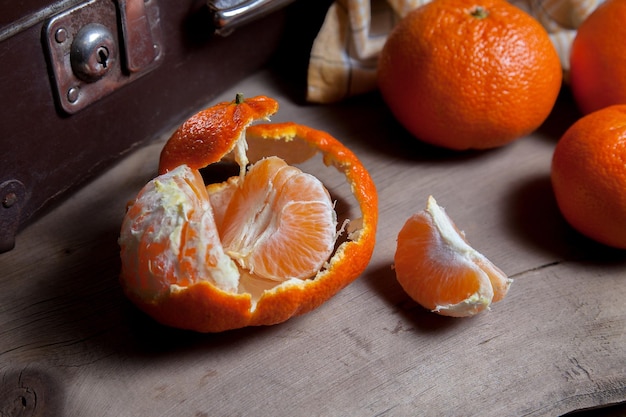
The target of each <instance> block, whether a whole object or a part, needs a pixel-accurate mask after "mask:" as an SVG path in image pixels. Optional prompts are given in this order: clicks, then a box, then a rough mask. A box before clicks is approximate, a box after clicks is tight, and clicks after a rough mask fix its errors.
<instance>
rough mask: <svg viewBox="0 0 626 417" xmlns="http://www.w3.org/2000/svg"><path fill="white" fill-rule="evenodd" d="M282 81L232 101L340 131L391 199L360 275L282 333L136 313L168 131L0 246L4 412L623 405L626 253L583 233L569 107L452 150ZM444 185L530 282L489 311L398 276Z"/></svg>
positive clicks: (363, 105) (258, 79)
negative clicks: (218, 328)
mask: <svg viewBox="0 0 626 417" xmlns="http://www.w3.org/2000/svg"><path fill="white" fill-rule="evenodd" d="M281 75H282V74H281V73H280V72H275V71H263V72H260V73H259V74H255V75H254V76H252V77H250V78H248V79H246V80H244V81H242V82H241V83H240V84H239V85H237V86H236V87H235V88H234V89H233V91H231V92H228V93H226V94H223V95H222V96H221V97H219V98H218V100H227V99H230V98H231V96H234V92H235V91H241V92H243V93H244V94H246V95H247V96H252V95H256V94H267V95H272V96H274V97H276V98H278V99H279V101H280V104H281V110H280V111H279V113H278V115H277V116H275V117H274V118H273V120H275V121H285V120H295V121H298V122H300V123H304V124H308V125H310V126H312V127H316V128H319V129H323V130H327V131H329V132H330V133H332V134H333V135H335V136H336V137H338V138H340V139H341V140H343V141H344V142H345V143H346V144H348V146H349V147H350V148H352V149H353V150H354V151H355V152H356V153H357V155H358V156H359V157H360V158H361V159H362V160H363V162H364V164H365V165H366V167H367V168H368V169H369V170H370V172H371V174H372V176H373V177H374V180H375V181H376V184H377V187H378V192H379V197H380V224H379V230H378V241H377V246H376V250H375V253H374V256H373V259H372V262H371V264H370V266H369V268H368V269H367V271H366V272H365V273H364V274H363V276H362V277H360V279H358V280H357V281H356V282H354V283H353V284H351V285H350V286H348V287H347V288H346V289H344V290H343V291H341V292H340V293H339V294H338V295H337V296H336V297H334V298H333V299H331V300H330V301H329V302H328V303H326V304H325V305H323V306H322V307H321V308H319V309H318V310H316V311H314V312H311V313H309V314H307V315H305V316H302V317H298V318H294V319H291V320H289V321H288V322H286V323H284V324H281V325H277V326H272V327H264V328H249V329H242V330H237V331H231V332H226V333H222V334H214V335H211V334H209V335H201V334H195V333H190V332H184V331H178V330H175V329H168V328H164V327H162V326H159V325H157V324H155V323H154V322H153V321H152V320H150V319H149V318H147V317H145V316H144V315H142V314H141V313H139V312H137V310H136V309H135V308H134V307H133V306H132V305H130V303H129V302H128V301H127V300H126V299H125V298H124V297H123V295H122V293H121V291H120V289H119V286H118V283H117V273H118V271H119V260H118V247H117V243H116V239H117V236H118V233H119V226H120V222H121V219H122V216H123V214H124V206H125V203H126V201H128V200H129V199H131V198H132V197H134V195H135V194H136V193H137V192H138V190H139V189H140V188H141V187H142V186H143V184H145V183H146V182H147V181H148V180H149V179H150V178H151V177H152V176H153V175H154V174H155V171H156V164H157V160H158V154H159V152H160V148H161V146H162V141H163V139H164V138H160V139H158V140H157V141H156V142H155V143H153V144H152V145H150V146H147V147H145V148H142V149H140V150H138V151H136V152H134V153H133V154H131V155H129V156H128V157H127V158H125V159H124V160H122V161H121V162H120V163H119V164H118V165H116V166H115V167H114V168H113V169H111V170H110V171H108V172H107V173H105V174H104V175H103V176H101V177H99V178H97V179H96V180H95V181H93V182H92V183H90V184H89V185H88V186H87V187H85V188H84V189H82V190H81V191H80V192H79V193H77V194H76V195H75V196H73V197H72V198H71V199H69V200H68V201H66V202H64V203H63V204H61V205H59V206H58V207H57V208H56V209H55V210H54V211H52V212H51V213H49V214H47V215H46V216H45V217H42V218H41V219H39V220H38V221H37V222H36V223H35V224H33V225H32V226H30V227H29V228H27V229H26V230H24V232H23V233H21V234H20V235H19V236H18V239H17V246H16V248H15V249H14V250H13V251H11V252H9V253H5V254H1V255H0V266H1V270H2V278H0V375H2V379H1V381H0V394H2V395H0V414H2V412H5V414H8V415H14V414H11V413H9V411H11V410H22V409H28V410H34V409H36V410H38V411H39V412H41V413H44V412H46V413H48V414H49V415H67V416H92V415H93V416H95V415H98V416H120V415H133V416H154V415H166V416H178V415H195V416H226V415H228V416H236V415H275V416H282V415H284V416H288V415H289V416H291V415H321V416H329V415H337V416H338V415H341V416H345V415H455V416H463V415H468V416H469V415H481V416H505V415H511V416H520V415H529V416H553V415H560V414H564V413H567V412H570V411H572V410H577V409H585V408H590V407H596V406H604V405H608V404H614V403H618V402H624V401H626V303H624V302H623V300H624V299H625V298H626V255H625V253H624V252H622V251H615V250H609V249H606V248H604V247H602V246H600V245H597V244H594V243H592V242H589V241H588V240H586V239H584V238H582V237H580V236H579V235H577V234H576V233H575V232H573V231H572V230H571V229H570V228H569V227H568V226H567V225H566V224H565V223H564V221H563V220H562V218H561V217H560V215H559V213H558V210H557V208H556V205H555V202H554V200H553V197H552V194H551V188H550V183H549V166H550V159H551V152H552V149H553V147H554V144H555V142H556V140H557V139H558V136H559V135H560V133H562V132H563V131H564V130H565V128H566V127H567V126H568V124H569V123H571V121H572V120H573V119H574V118H575V117H576V114H575V112H574V110H573V107H572V106H571V103H569V102H567V101H564V102H562V103H559V106H558V107H557V109H556V111H555V114H554V116H553V117H552V118H551V119H550V121H549V122H548V123H547V124H546V126H544V127H543V128H542V129H540V130H539V131H538V132H536V133H534V134H533V135H531V136H529V137H527V138H523V139H521V140H519V141H517V142H515V143H513V144H511V145H509V146H506V147H504V148H501V149H497V150H493V151H488V152H472V153H452V152H446V151H442V150H438V149H434V148H430V147H427V146H424V145H421V144H419V143H417V142H416V141H415V140H414V139H412V138H410V137H409V136H408V135H407V134H406V133H405V132H404V131H403V130H402V129H401V128H399V127H398V125H397V123H396V122H395V121H394V120H393V118H392V117H391V116H390V114H389V113H388V112H387V111H386V110H385V107H384V105H383V104H382V103H381V101H380V99H379V98H378V97H377V96H376V95H371V96H366V97H362V98H359V99H355V100H352V101H350V102H347V103H343V104H339V105H332V106H315V105H306V104H303V103H302V102H301V100H300V98H299V94H298V91H297V90H296V89H295V88H294V86H293V85H291V84H290V83H289V82H287V81H285V80H282V79H281V78H280V76H281ZM338 193H339V194H341V191H340V190H339V191H338ZM429 194H433V195H434V196H435V198H437V200H438V201H439V203H440V204H441V205H443V206H444V207H446V209H447V211H448V213H449V214H450V215H451V216H452V218H453V219H454V220H455V221H456V222H457V224H458V226H459V227H460V228H462V229H464V230H465V232H466V234H467V236H468V238H469V240H470V242H471V243H472V244H473V246H474V247H476V248H477V249H478V250H480V251H481V252H483V253H484V254H485V255H487V256H488V257H489V258H490V259H491V260H492V261H494V262H495V263H496V264H497V265H498V266H500V267H501V268H502V269H503V270H504V271H505V272H507V273H508V274H509V275H511V276H512V277H513V278H514V279H515V282H514V283H513V286H512V287H511V291H510V293H509V295H508V296H507V298H506V299H505V300H503V301H502V302H500V303H497V304H495V305H494V306H493V308H492V310H491V311H489V312H487V313H485V314H481V315H479V316H477V317H474V318H471V319H452V318H446V317H440V316H437V315H434V314H432V313H429V312H427V311H425V310H423V309H422V308H420V307H419V306H417V305H416V304H415V303H414V302H413V301H411V300H410V299H409V298H408V297H407V296H406V295H405V294H404V293H403V291H402V289H401V288H400V286H399V285H398V284H397V282H396V281H395V278H394V274H393V271H392V269H391V265H392V260H393V253H394V250H395V239H396V235H397V233H398V231H399V229H400V227H401V226H402V224H403V222H404V220H405V219H406V218H407V217H408V216H409V215H410V214H412V213H413V212H415V211H417V210H419V209H421V208H422V207H423V206H424V205H425V202H426V198H427V196H428V195H429ZM35 394H36V395H35ZM20 407H22V408H20ZM615 410H617V409H615ZM22 411H23V410H22ZM619 411H620V410H617V411H616V412H619ZM621 411H623V407H621ZM609 412H610V411H609ZM607 415H609V414H607ZM615 415H617V414H615Z"/></svg>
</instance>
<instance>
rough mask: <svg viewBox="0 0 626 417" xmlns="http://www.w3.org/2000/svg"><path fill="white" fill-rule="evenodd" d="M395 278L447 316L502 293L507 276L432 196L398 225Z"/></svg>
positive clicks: (473, 309) (473, 310)
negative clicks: (476, 248) (472, 245)
mask: <svg viewBox="0 0 626 417" xmlns="http://www.w3.org/2000/svg"><path fill="white" fill-rule="evenodd" d="M394 269H395V273H396V278H397V280H398V282H399V283H400V285H401V286H402V288H403V289H404V290H405V291H406V293H407V294H408V295H409V296H410V297H411V298H412V299H413V300H415V301H416V302H417V303H419V304H420V305H422V306H423V307H425V308H427V309H429V310H431V311H434V312H436V313H439V314H441V315H445V316H452V317H465V316H472V315H474V314H477V313H479V312H480V311H483V310H485V309H487V308H488V307H489V306H490V305H491V303H493V302H496V301H499V300H501V299H502V298H504V296H505V295H506V293H507V292H508V289H509V286H510V284H511V282H512V281H511V280H510V279H508V278H507V277H506V275H505V274H504V273H503V272H502V271H501V270H500V269H499V268H498V267H496V266H495V265H494V264H493V263H491V261H489V260H488V259H487V258H486V257H485V256H484V255H482V254H481V253H479V252H478V251H476V250H475V249H474V248H472V247H471V246H470V245H469V243H468V242H467V241H466V239H465V236H464V234H463V233H462V232H460V231H459V230H458V228H457V227H456V225H455V224H454V222H453V221H452V220H451V219H450V217H449V216H448V215H447V214H446V212H445V211H444V209H443V208H442V207H440V206H439V205H438V204H437V202H436V201H435V199H434V198H433V197H432V196H430V197H429V198H428V203H427V206H426V209H424V210H422V211H420V212H418V213H415V214H414V215H412V216H411V217H409V219H407V221H406V223H405V224H404V226H403V227H402V229H401V230H400V232H399V234H398V241H397V248H396V253H395V256H394Z"/></svg>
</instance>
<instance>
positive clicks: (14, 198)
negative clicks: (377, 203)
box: [2, 193, 17, 208]
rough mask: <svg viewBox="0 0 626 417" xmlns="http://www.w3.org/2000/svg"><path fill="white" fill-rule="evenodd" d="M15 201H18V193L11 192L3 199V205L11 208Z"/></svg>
mask: <svg viewBox="0 0 626 417" xmlns="http://www.w3.org/2000/svg"><path fill="white" fill-rule="evenodd" d="M15 203H17V194H15V193H9V194H7V195H5V196H4V198H3V199H2V207H4V208H10V207H12V206H13V205H14V204H15Z"/></svg>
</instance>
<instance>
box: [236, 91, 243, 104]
mask: <svg viewBox="0 0 626 417" xmlns="http://www.w3.org/2000/svg"><path fill="white" fill-rule="evenodd" d="M241 103H243V93H237V94H235V104H241Z"/></svg>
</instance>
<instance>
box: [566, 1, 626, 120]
mask: <svg viewBox="0 0 626 417" xmlns="http://www.w3.org/2000/svg"><path fill="white" fill-rule="evenodd" d="M624 22H626V1H624V0H607V1H606V2H605V3H603V4H602V5H600V6H599V7H598V8H597V9H596V10H594V11H593V13H591V14H590V15H589V16H588V17H587V19H585V20H584V21H583V23H582V24H581V25H580V27H579V28H578V32H577V34H576V37H575V38H574V42H573V43H572V51H571V55H570V83H571V89H572V93H573V95H574V98H575V99H576V103H577V104H578V107H579V108H580V110H581V111H582V112H583V113H584V114H588V113H591V112H592V111H594V110H599V109H601V108H603V107H606V106H610V105H612V104H620V103H626V54H624V44H625V43H626V25H625V24H624Z"/></svg>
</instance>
